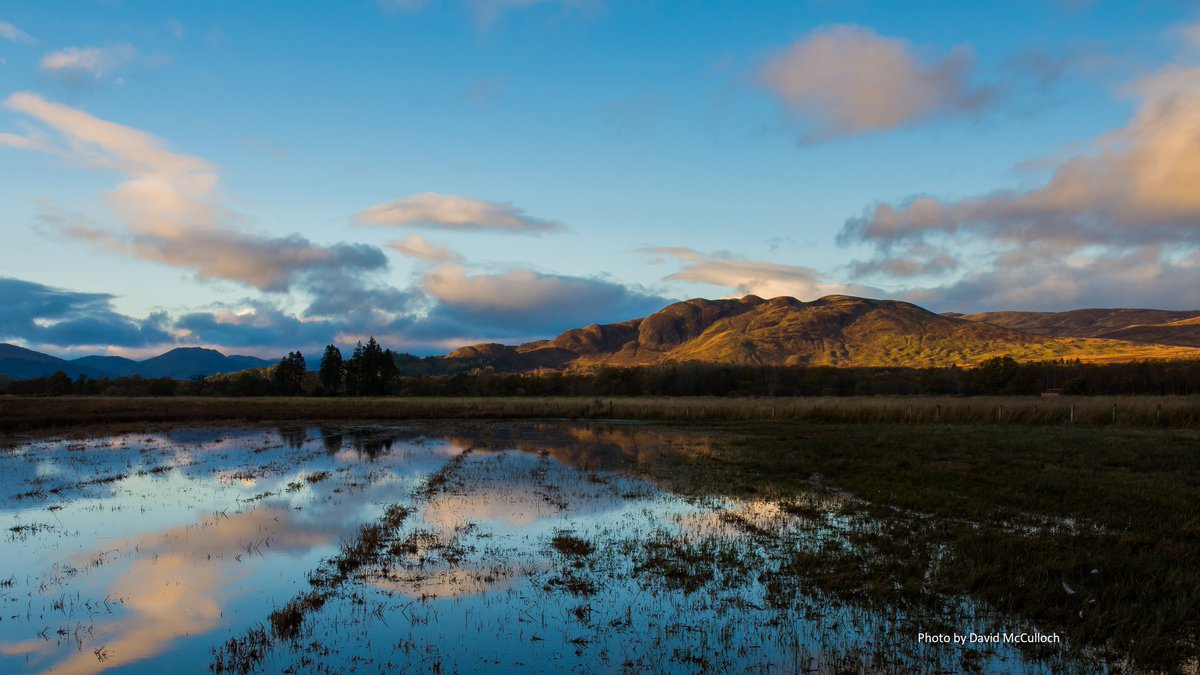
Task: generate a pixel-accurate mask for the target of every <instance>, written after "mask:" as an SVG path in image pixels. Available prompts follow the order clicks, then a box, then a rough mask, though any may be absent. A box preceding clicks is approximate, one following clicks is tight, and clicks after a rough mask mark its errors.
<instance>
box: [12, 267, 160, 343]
mask: <svg viewBox="0 0 1200 675" xmlns="http://www.w3.org/2000/svg"><path fill="white" fill-rule="evenodd" d="M112 299H113V296H112V295H109V294H107V293H81V292H77V291H69V290H65V289H61V288H54V287H52V286H45V285H42V284H39V283H35V282H32V281H24V280H21V279H12V278H7V277H0V339H3V340H19V341H22V342H25V343H28V344H35V345H94V346H109V345H113V346H119V347H142V346H145V345H151V344H159V343H163V342H167V341H170V340H171V336H170V334H169V333H168V332H167V329H166V316H165V315H163V314H152V315H150V316H149V317H147V318H145V319H140V320H139V319H134V318H132V317H128V316H125V315H123V314H120V313H118V312H117V311H116V310H114V309H113V306H112Z"/></svg>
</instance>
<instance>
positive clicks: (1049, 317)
mask: <svg viewBox="0 0 1200 675" xmlns="http://www.w3.org/2000/svg"><path fill="white" fill-rule="evenodd" d="M1196 347H1200V312H1169V311H1163V310H1130V309H1088V310H1075V311H1070V312H1057V313H1055V312H1043V313H1035V312H996V313H991V314H975V315H969V316H966V315H961V314H935V313H933V312H930V311H928V310H926V309H923V308H921V307H918V306H917V305H913V304H911V303H907V302H899V301H895V300H869V299H866V298H857V297H852V296H846V295H830V296H826V297H823V298H820V299H818V300H814V301H811V302H803V301H800V300H796V299H795V298H789V297H778V298H774V299H771V300H764V299H762V298H759V297H757V296H753V295H748V296H746V297H744V298H740V299H729V300H705V299H700V298H698V299H694V300H687V301H684V302H677V303H674V304H672V305H669V306H667V307H665V308H663V309H662V310H660V311H658V312H655V313H654V314H651V315H650V316H647V317H643V318H640V319H631V320H629V321H623V322H621V323H614V324H594V325H591V326H588V327H586V328H576V329H573V330H569V331H567V332H565V333H562V334H561V335H559V336H558V337H556V338H554V339H552V340H539V341H535V342H529V343H525V344H522V345H517V346H508V345H501V344H495V343H486V344H478V345H472V346H469V347H462V348H460V349H456V350H454V351H453V352H451V353H450V354H447V355H446V356H444V357H438V358H436V359H433V360H432V362H431V360H429V359H425V360H423V361H424V362H425V363H422V364H416V363H414V364H411V365H412V366H424V370H425V371H426V372H463V371H465V370H470V369H472V368H477V367H485V366H487V367H491V368H494V369H495V370H497V371H504V372H520V371H530V370H536V369H539V368H552V369H570V368H587V367H594V366H600V365H615V366H638V365H654V364H662V363H670V362H675V363H682V362H689V361H691V362H705V363H737V364H759V365H829V366H897V367H899V366H907V367H931V366H952V365H958V366H971V365H974V364H977V363H979V362H981V361H983V360H985V359H988V358H991V357H995V356H1005V355H1007V356H1012V357H1013V358H1015V359H1017V360H1048V359H1059V358H1066V359H1080V360H1083V361H1112V362H1116V361H1132V360H1139V359H1182V358H1200V349H1196ZM403 369H404V368H403V364H402V370H403Z"/></svg>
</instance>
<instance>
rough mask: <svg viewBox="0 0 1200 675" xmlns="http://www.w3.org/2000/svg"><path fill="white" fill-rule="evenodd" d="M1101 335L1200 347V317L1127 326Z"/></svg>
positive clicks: (1115, 338)
mask: <svg viewBox="0 0 1200 675" xmlns="http://www.w3.org/2000/svg"><path fill="white" fill-rule="evenodd" d="M1100 337H1104V338H1110V339H1113V340H1128V341H1129V342H1142V343H1147V344H1151V343H1152V344H1160V345H1178V346H1181V347H1200V317H1196V318H1193V319H1183V320H1181V321H1171V322H1169V323H1161V324H1154V325H1147V324H1139V325H1135V326H1126V327H1124V328H1118V329H1117V330H1114V331H1109V332H1107V333H1103V334H1101V335H1100Z"/></svg>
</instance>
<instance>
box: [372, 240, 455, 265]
mask: <svg viewBox="0 0 1200 675" xmlns="http://www.w3.org/2000/svg"><path fill="white" fill-rule="evenodd" d="M388 246H390V247H391V248H394V249H396V250H397V251H399V252H400V253H401V254H403V255H405V256H408V257H409V258H415V259H417V260H423V261H425V262H431V263H438V264H446V263H458V262H462V259H463V257H462V255H460V254H459V253H458V252H457V251H454V250H452V249H450V248H448V247H446V246H438V245H437V244H434V243H433V242H430V241H428V240H426V239H425V238H424V237H422V236H421V235H419V234H410V235H408V236H407V237H405V238H404V239H403V240H401V241H389V242H388Z"/></svg>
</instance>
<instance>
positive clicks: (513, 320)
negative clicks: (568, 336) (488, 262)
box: [413, 266, 671, 338]
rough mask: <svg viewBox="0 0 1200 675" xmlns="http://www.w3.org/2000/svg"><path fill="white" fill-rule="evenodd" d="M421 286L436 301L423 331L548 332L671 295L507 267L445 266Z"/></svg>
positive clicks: (612, 317)
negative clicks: (473, 270)
mask: <svg viewBox="0 0 1200 675" xmlns="http://www.w3.org/2000/svg"><path fill="white" fill-rule="evenodd" d="M422 286H423V288H424V290H425V292H426V293H428V294H429V295H430V296H431V297H433V298H435V299H436V300H437V301H438V304H437V305H436V306H435V307H434V309H433V310H432V311H431V312H430V314H429V316H428V317H427V318H426V319H425V322H424V324H423V325H416V326H414V327H413V328H414V329H415V330H419V331H420V332H421V334H423V335H431V334H434V333H441V334H444V335H454V334H456V333H457V334H460V335H462V334H473V335H477V336H483V335H489V334H490V335H495V336H510V335H512V336H527V337H530V338H532V337H552V336H553V335H554V334H556V333H558V332H561V331H563V330H567V329H570V328H577V327H579V326H583V325H590V324H592V323H609V322H614V321H624V320H626V319H632V318H635V317H639V316H645V315H646V314H647V313H650V312H654V311H656V310H658V309H661V308H662V307H663V306H664V305H667V304H669V303H670V302H671V300H670V299H668V298H664V297H662V296H659V295H656V294H654V293H651V292H647V291H643V290H640V289H636V288H630V287H628V286H625V285H623V284H619V283H616V282H613V281H609V280H606V279H598V278H594V277H575V276H564V275H557V274H541V273H539V272H533V271H530V270H523V269H517V270H510V271H508V272H503V273H500V274H470V273H469V272H468V271H467V270H466V269H465V268H463V267H460V266H447V267H441V268H438V269H435V270H432V271H430V272H428V273H426V274H425V276H424V278H423V280H422Z"/></svg>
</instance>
